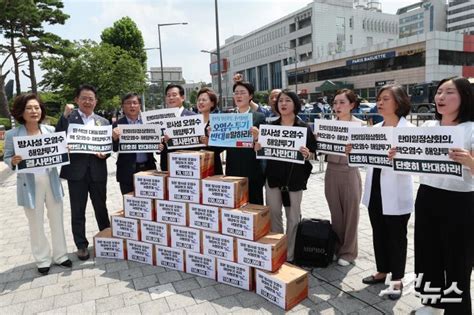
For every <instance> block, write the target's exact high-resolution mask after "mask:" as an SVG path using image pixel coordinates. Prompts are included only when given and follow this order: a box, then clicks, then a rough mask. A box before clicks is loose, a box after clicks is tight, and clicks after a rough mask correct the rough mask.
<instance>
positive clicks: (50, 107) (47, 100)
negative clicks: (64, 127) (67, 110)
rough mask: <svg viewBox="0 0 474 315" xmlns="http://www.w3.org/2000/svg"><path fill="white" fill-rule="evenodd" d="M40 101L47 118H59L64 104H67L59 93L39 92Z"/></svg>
mask: <svg viewBox="0 0 474 315" xmlns="http://www.w3.org/2000/svg"><path fill="white" fill-rule="evenodd" d="M39 95H40V98H41V101H42V102H43V104H44V106H45V107H46V114H47V115H49V116H59V115H60V114H61V113H62V111H63V107H64V104H66V103H67V99H65V98H64V97H63V96H62V95H61V94H60V93H55V92H41V93H39Z"/></svg>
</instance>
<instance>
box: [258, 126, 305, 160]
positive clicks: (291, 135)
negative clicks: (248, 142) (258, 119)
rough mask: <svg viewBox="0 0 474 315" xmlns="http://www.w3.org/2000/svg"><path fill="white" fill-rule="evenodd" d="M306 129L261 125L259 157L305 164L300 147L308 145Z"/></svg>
mask: <svg viewBox="0 0 474 315" xmlns="http://www.w3.org/2000/svg"><path fill="white" fill-rule="evenodd" d="M306 130H307V129H306V128H305V127H288V126H280V125H261V126H260V129H259V135H258V142H259V143H260V145H261V146H262V148H261V149H260V150H258V151H257V159H265V160H277V161H284V162H293V163H298V164H304V157H303V154H302V153H301V152H300V151H299V149H300V147H305V146H306V136H307V132H306ZM311 136H312V135H311Z"/></svg>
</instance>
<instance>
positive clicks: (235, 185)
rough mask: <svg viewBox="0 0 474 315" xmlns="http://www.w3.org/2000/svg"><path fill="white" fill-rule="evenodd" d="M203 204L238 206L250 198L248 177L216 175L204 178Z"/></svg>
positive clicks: (226, 206) (227, 206)
mask: <svg viewBox="0 0 474 315" xmlns="http://www.w3.org/2000/svg"><path fill="white" fill-rule="evenodd" d="M202 196H203V201H202V203H203V204H206V205H211V206H219V207H225V208H238V207H240V206H242V205H244V204H246V203H247V202H248V200H249V183H248V179H247V177H237V176H223V175H215V176H210V177H207V178H205V179H203V180H202Z"/></svg>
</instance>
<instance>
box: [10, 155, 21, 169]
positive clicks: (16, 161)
mask: <svg viewBox="0 0 474 315" xmlns="http://www.w3.org/2000/svg"><path fill="white" fill-rule="evenodd" d="M22 160H23V158H22V157H21V155H14V156H13V157H12V165H13V166H17V165H18V164H20V162H21V161H22Z"/></svg>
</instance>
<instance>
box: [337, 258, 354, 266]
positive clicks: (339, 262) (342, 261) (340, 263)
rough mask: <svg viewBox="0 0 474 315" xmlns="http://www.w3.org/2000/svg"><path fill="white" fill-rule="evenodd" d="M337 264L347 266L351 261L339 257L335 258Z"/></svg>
mask: <svg viewBox="0 0 474 315" xmlns="http://www.w3.org/2000/svg"><path fill="white" fill-rule="evenodd" d="M337 264H338V265H339V266H343V267H347V266H349V265H350V264H351V263H350V261H347V260H345V259H342V258H339V259H338V260H337Z"/></svg>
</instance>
